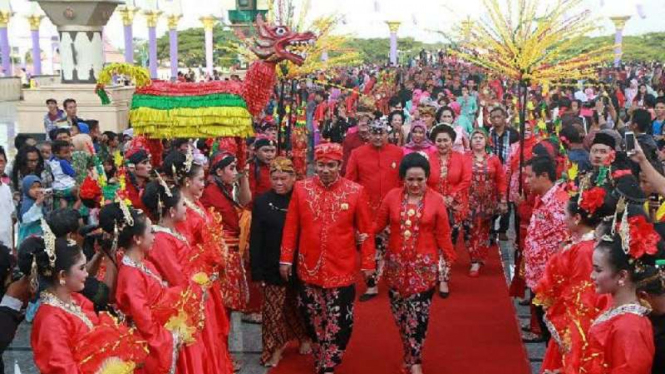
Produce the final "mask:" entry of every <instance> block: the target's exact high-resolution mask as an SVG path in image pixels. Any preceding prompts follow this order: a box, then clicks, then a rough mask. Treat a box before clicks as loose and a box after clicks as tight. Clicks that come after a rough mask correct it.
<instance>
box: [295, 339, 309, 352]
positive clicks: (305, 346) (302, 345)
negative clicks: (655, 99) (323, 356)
mask: <svg viewBox="0 0 665 374" xmlns="http://www.w3.org/2000/svg"><path fill="white" fill-rule="evenodd" d="M298 353H300V354H301V355H308V354H311V353H312V342H311V341H309V340H305V341H303V342H302V343H300V349H299V350H298Z"/></svg>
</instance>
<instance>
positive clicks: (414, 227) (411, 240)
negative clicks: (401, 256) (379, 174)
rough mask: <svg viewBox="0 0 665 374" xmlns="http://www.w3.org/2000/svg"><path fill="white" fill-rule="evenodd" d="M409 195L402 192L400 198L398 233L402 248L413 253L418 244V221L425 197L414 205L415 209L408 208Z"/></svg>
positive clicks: (421, 213)
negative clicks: (400, 237)
mask: <svg viewBox="0 0 665 374" xmlns="http://www.w3.org/2000/svg"><path fill="white" fill-rule="evenodd" d="M410 205H413V204H409V194H408V193H407V192H404V197H403V198H402V205H401V208H400V213H399V216H400V225H399V228H400V230H399V231H400V233H401V234H402V238H403V239H402V246H403V248H405V249H407V250H408V252H413V249H415V247H416V243H417V242H418V234H419V233H420V219H421V218H422V215H423V206H424V205H425V196H424V195H423V196H422V197H421V199H420V200H419V201H418V203H417V205H416V209H413V208H410V207H409V206H410Z"/></svg>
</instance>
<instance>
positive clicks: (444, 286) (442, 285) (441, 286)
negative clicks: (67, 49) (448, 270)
mask: <svg viewBox="0 0 665 374" xmlns="http://www.w3.org/2000/svg"><path fill="white" fill-rule="evenodd" d="M439 291H441V292H444V293H446V292H450V289H449V288H448V282H441V283H439Z"/></svg>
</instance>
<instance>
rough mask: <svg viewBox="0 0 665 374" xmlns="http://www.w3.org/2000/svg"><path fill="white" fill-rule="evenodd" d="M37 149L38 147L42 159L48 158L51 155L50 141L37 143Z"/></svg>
mask: <svg viewBox="0 0 665 374" xmlns="http://www.w3.org/2000/svg"><path fill="white" fill-rule="evenodd" d="M37 149H39V153H41V154H42V158H43V159H44V160H50V159H51V157H52V156H53V148H52V144H51V142H50V141H45V142H42V143H39V144H38V145H37Z"/></svg>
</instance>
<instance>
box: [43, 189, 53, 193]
mask: <svg viewBox="0 0 665 374" xmlns="http://www.w3.org/2000/svg"><path fill="white" fill-rule="evenodd" d="M42 191H43V192H44V195H50V194H52V193H53V188H44V189H43V190H42Z"/></svg>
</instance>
